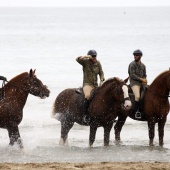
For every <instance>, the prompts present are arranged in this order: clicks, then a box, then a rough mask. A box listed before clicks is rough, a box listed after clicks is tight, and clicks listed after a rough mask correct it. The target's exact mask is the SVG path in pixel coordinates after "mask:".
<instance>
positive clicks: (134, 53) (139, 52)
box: [133, 50, 143, 57]
mask: <svg viewBox="0 0 170 170" xmlns="http://www.w3.org/2000/svg"><path fill="white" fill-rule="evenodd" d="M133 55H139V56H141V57H142V55H143V53H142V51H141V50H135V51H134V52H133Z"/></svg>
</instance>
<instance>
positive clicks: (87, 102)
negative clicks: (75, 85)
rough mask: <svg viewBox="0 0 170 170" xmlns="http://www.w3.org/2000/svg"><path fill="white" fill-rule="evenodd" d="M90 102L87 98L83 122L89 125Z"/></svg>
mask: <svg viewBox="0 0 170 170" xmlns="http://www.w3.org/2000/svg"><path fill="white" fill-rule="evenodd" d="M89 103H90V102H89V100H87V99H86V98H85V100H84V102H83V122H85V123H87V124H89V123H90V118H89V117H88V115H87V111H88V107H89Z"/></svg>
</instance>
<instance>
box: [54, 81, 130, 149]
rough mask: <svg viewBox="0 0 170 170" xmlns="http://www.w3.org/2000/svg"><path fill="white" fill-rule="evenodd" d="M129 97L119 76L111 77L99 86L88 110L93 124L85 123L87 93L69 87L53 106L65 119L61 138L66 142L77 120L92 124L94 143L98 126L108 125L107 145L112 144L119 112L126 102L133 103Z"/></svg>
mask: <svg viewBox="0 0 170 170" xmlns="http://www.w3.org/2000/svg"><path fill="white" fill-rule="evenodd" d="M127 97H128V88H127V86H126V85H125V83H124V81H122V80H120V79H118V78H111V79H109V80H107V81H106V82H105V83H104V84H103V85H102V86H100V87H98V88H97V89H96V93H95V95H94V97H93V100H92V101H91V103H90V105H89V108H88V113H89V116H90V117H91V122H90V124H86V123H84V122H83V107H82V103H83V98H84V97H83V95H80V94H78V93H76V89H66V90H64V91H62V92H61V93H60V94H59V95H58V96H57V98H56V100H55V102H54V106H53V115H54V116H55V117H56V118H57V119H58V120H59V121H61V141H62V142H60V144H65V143H66V140H67V137H68V133H69V131H70V129H71V128H72V126H73V125H74V122H76V123H78V124H80V125H90V136H89V145H90V146H92V144H93V142H94V140H95V134H96V130H97V128H98V127H100V126H102V127H103V128H104V145H109V138H110V130H111V128H112V126H113V121H114V119H115V118H116V117H117V112H118V111H119V110H120V109H121V107H122V103H123V102H125V104H124V106H125V107H129V106H130V104H131V102H130V101H129V100H126V101H124V100H125V98H127Z"/></svg>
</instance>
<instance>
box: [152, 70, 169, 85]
mask: <svg viewBox="0 0 170 170" xmlns="http://www.w3.org/2000/svg"><path fill="white" fill-rule="evenodd" d="M166 74H170V70H166V71H164V72H162V73H160V74H159V75H158V76H157V77H156V78H155V79H154V80H153V82H152V84H153V83H154V82H155V81H160V79H161V78H162V77H164V75H166Z"/></svg>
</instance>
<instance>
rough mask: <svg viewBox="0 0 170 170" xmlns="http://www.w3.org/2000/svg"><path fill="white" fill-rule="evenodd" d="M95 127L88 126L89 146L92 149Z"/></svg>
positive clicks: (92, 124)
mask: <svg viewBox="0 0 170 170" xmlns="http://www.w3.org/2000/svg"><path fill="white" fill-rule="evenodd" d="M96 131H97V126H96V125H95V124H94V123H91V124H90V135H89V146H90V147H92V146H93V143H94V140H95V137H96Z"/></svg>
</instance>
